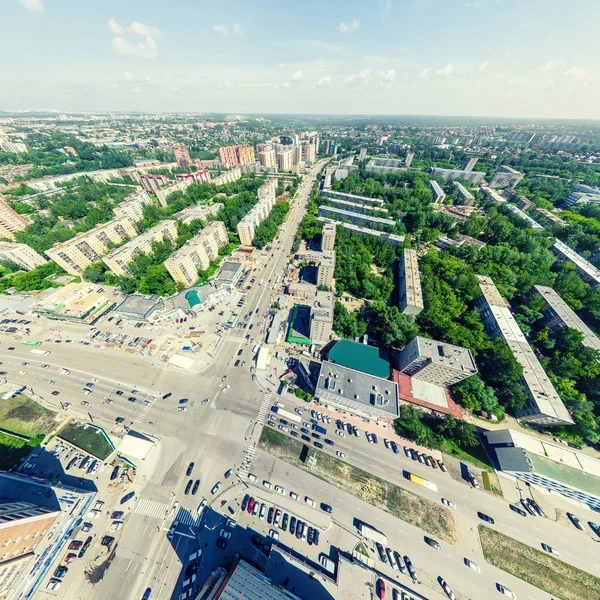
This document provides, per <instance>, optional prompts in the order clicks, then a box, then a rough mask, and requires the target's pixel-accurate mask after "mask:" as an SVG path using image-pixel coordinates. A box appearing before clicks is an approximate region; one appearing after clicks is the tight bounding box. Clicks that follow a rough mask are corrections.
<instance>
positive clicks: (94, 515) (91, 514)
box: [88, 509, 102, 519]
mask: <svg viewBox="0 0 600 600" xmlns="http://www.w3.org/2000/svg"><path fill="white" fill-rule="evenodd" d="M101 514H102V513H101V512H100V511H99V510H96V509H93V510H90V512H89V513H88V517H90V519H97V518H98V517H99V516H100V515H101Z"/></svg>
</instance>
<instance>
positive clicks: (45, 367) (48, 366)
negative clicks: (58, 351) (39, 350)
mask: <svg viewBox="0 0 600 600" xmlns="http://www.w3.org/2000/svg"><path fill="white" fill-rule="evenodd" d="M49 368H50V365H42V369H49Z"/></svg>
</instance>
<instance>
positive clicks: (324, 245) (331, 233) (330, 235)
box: [321, 223, 335, 251]
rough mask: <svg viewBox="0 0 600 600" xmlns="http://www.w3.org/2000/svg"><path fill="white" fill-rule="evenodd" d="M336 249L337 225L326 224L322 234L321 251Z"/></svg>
mask: <svg viewBox="0 0 600 600" xmlns="http://www.w3.org/2000/svg"><path fill="white" fill-rule="evenodd" d="M334 249H335V223H325V224H324V225H323V231H322V232H321V250H322V251H326V250H334Z"/></svg>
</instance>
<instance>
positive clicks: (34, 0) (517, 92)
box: [0, 0, 600, 118]
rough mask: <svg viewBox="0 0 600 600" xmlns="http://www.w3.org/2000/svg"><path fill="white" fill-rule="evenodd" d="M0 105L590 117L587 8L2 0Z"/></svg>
mask: <svg viewBox="0 0 600 600" xmlns="http://www.w3.org/2000/svg"><path fill="white" fill-rule="evenodd" d="M0 22H1V23H3V28H2V36H1V37H0V50H1V51H2V56H3V57H4V59H5V60H4V62H3V68H2V94H0V109H9V110H15V109H30V108H52V109H61V110H78V111H88V110H89V111H105V110H112V111H134V110H141V111H197V112H204V111H206V112H210V111H218V112H236V113H244V112H263V113H269V112H273V113H282V112H285V113H335V114H339V113H361V114H430V115H473V116H507V117H539V118H543V117H549V118H552V117H560V118H600V102H599V101H598V97H599V92H600V36H598V35H597V25H598V23H599V22H600V2H597V1H594V0H570V1H569V2H564V1H563V0H364V1H362V2H359V1H354V0H346V1H340V0H320V1H317V0H300V1H297V0H295V1H288V0H280V1H278V2H277V1H274V0H252V1H249V0H244V1H234V0H232V1H230V0H169V1H167V0H125V1H124V0H119V1H116V0H101V1H100V0H2V3H1V5H0Z"/></svg>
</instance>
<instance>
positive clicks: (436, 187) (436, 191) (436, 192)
mask: <svg viewBox="0 0 600 600" xmlns="http://www.w3.org/2000/svg"><path fill="white" fill-rule="evenodd" d="M429 185H430V186H431V193H432V194H433V203H434V204H442V203H443V202H444V198H445V197H446V194H445V193H444V190H443V189H442V186H441V185H440V184H439V183H438V182H437V181H434V180H433V179H432V180H431V181H430V182H429Z"/></svg>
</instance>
